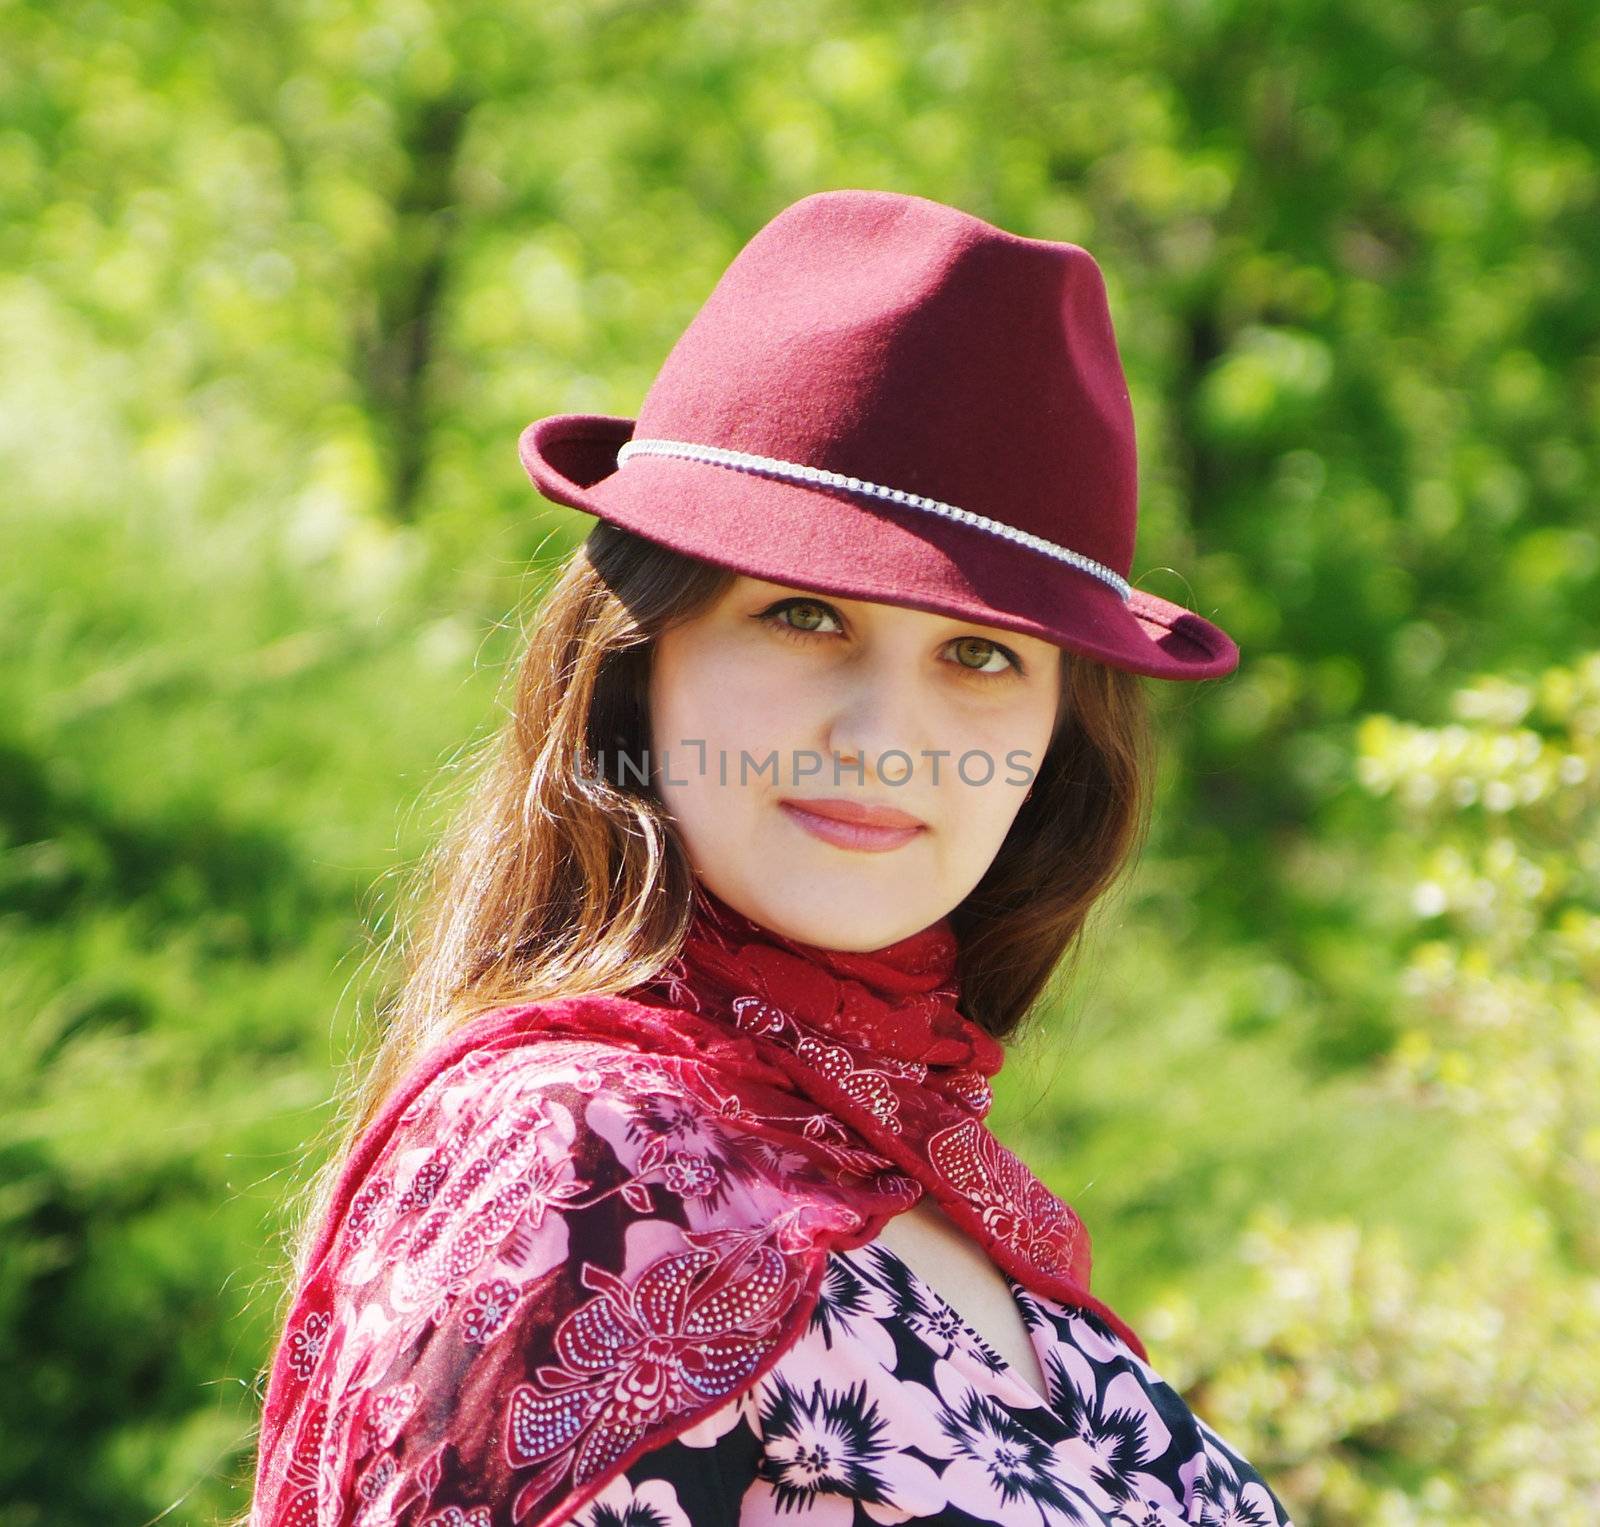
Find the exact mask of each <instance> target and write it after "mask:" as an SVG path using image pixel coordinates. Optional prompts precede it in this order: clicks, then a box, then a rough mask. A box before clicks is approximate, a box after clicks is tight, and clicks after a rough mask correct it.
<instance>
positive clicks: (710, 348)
mask: <svg viewBox="0 0 1600 1527" xmlns="http://www.w3.org/2000/svg"><path fill="white" fill-rule="evenodd" d="M522 455H523V461H524V463H525V465H526V466H527V469H528V471H529V473H530V475H531V477H532V478H533V480H534V482H535V483H536V484H537V485H538V486H539V487H540V488H541V489H542V490H543V491H544V492H545V493H546V495H548V496H549V497H551V498H554V499H556V500H557V501H559V502H562V503H566V504H570V505H572V506H574V507H577V508H581V509H584V510H586V511H588V512H590V513H592V514H595V515H597V516H599V518H600V520H601V523H600V524H599V525H597V526H596V527H595V528H594V531H593V532H592V534H591V535H590V537H589V539H588V541H587V543H586V544H585V545H584V546H583V547H582V548H581V549H580V551H579V552H578V553H577V554H576V555H575V556H574V558H573V560H572V562H571V563H570V564H569V566H568V568H567V569H566V571H565V574H564V576H563V577H562V578H561V579H560V580H559V582H558V583H557V585H556V587H555V589H554V590H553V592H552V594H551V595H550V597H549V599H548V600H547V602H546V604H545V607H544V610H543V612H542V617H541V620H540V622H539V624H538V628H537V630H536V631H535V633H534V635H533V637H532V640H531V642H530V645H529V648H528V651H527V654H526V657H525V659H524V661H523V664H522V667H521V671H520V676H519V688H518V693H517V695H516V699H515V704H514V707H513V716H512V721H511V723H510V725H509V726H508V728H507V731H506V734H505V737H504V746H503V747H502V749H501V751H500V752H499V754H498V756H497V757H496V758H495V759H494V760H493V761H492V763H491V766H490V768H489V770H488V772H487V774H486V777H485V779H484V781H483V786H482V790H481V793H480V794H479V795H478V796H477V797H475V799H474V801H473V803H471V804H470V805H469V807H468V809H467V811H466V813H465V814H464V816H463V817H462V819H461V821H460V823H459V825H458V826H457V828H456V829H455V830H454V832H453V833H452V834H450V835H449V836H448V837H447V839H446V840H445V842H444V844H443V845H442V847H441V851H440V855H439V860H440V867H439V874H438V879H437V897H436V901H435V903H434V909H435V910H434V916H433V918H432V921H431V922H430V923H428V924H427V925H426V926H425V927H424V929H423V931H422V936H421V939H420V943H419V958H418V959H417V960H416V961H415V963H414V966H413V970H412V974H411V979H410V981H409V983H408V985H407V987H406V989H405V991H404V993H403V994H402V997H401V1000H400V1002H399V1004H398V1006H397V1010H396V1012H395V1014H394V1018H393V1022H392V1024H391V1027H390V1030H389V1034H388V1036H387V1037H386V1039H385V1042H384V1045H383V1046H382V1047H381V1049H380V1052H379V1055H378V1058H377V1063H376V1065H375V1066H374V1067H373V1068H372V1071H371V1073H370V1075H369V1076H368V1078H367V1081H366V1085H365V1090H364V1092H363V1094H362V1097H361V1098H360V1100H359V1103H358V1107H357V1109H356V1111H355V1114H354V1116H353V1118H352V1120H351V1125H350V1136H349V1139H350V1145H349V1149H348V1151H347V1152H346V1153H344V1154H343V1155H342V1156H341V1157H339V1158H336V1160H335V1162H334V1163H333V1171H334V1172H336V1174H337V1175H336V1177H333V1176H331V1175H330V1180H329V1184H328V1186H327V1188H326V1190H325V1191H324V1192H323V1193H322V1195H321V1196H320V1198H319V1200H318V1203H317V1207H316V1209H315V1211H314V1212H313V1213H312V1215H311V1216H310V1217H309V1218H308V1220H307V1226H308V1232H309V1233H308V1238H307V1243H306V1245H305V1247H304V1249H303V1251H302V1254H301V1256H300V1257H299V1259H298V1268H297V1273H298V1276H297V1279H296V1287H295V1291H294V1302H293V1306H292V1308H291V1309H290V1311H289V1313H288V1315H287V1318H286V1320H285V1326H284V1334H283V1340H282V1342H281V1343H280V1346H279V1348H278V1351H277V1354H276V1357H275V1361H274V1364H273V1369H272V1373H271V1379H270V1383H269V1387H268V1392H267V1397H266V1406H265V1413H264V1417H263V1424H262V1432H261V1449H260V1461H259V1465H258V1475H257V1491H256V1500H255V1509H254V1513H253V1516H252V1521H253V1522H254V1523H255V1524H257V1527H281V1524H287V1523H296V1524H300V1523H305V1524H311V1523H318V1524H333V1523H346V1522H350V1523H362V1524H367V1523H377V1522H385V1523H387V1522H404V1523H408V1524H409V1523H425V1524H428V1527H499V1524H501V1523H505V1524H512V1523H515V1524H534V1527H542V1524H556V1523H565V1522H581V1523H585V1524H590V1527H602V1524H607V1527H618V1524H628V1527H645V1524H675V1527H682V1524H685V1523H697V1524H698V1523H729V1524H732V1523H739V1522H744V1523H751V1522H765V1521H776V1520H779V1519H783V1520H788V1519H790V1518H794V1519H796V1520H799V1521H804V1522H819V1523H820V1522H829V1523H850V1522H854V1523H869V1522H903V1521H929V1522H932V1521H937V1522H943V1523H970V1522H1001V1523H1009V1522H1028V1523H1033V1522H1040V1523H1044V1524H1053V1523H1058V1522H1116V1523H1123V1524H1131V1523H1139V1524H1167V1523H1179V1522H1223V1521H1229V1522H1254V1523H1283V1522H1285V1521H1286V1520H1287V1517H1286V1516H1285V1514H1284V1512H1283V1509H1282V1507H1281V1505H1280V1504H1279V1503H1278V1501H1277V1500H1276V1498H1275V1497H1274V1495H1273V1494H1272V1492H1271V1491H1270V1490H1269V1489H1268V1488H1267V1486H1266V1485H1265V1484H1264V1482H1263V1481H1262V1480H1261V1479H1260V1477H1259V1475H1258V1474H1257V1473H1256V1471H1255V1470H1254V1469H1252V1468H1251V1466H1250V1465H1249V1464H1248V1463H1247V1462H1246V1461H1245V1460H1243V1459H1242V1458H1240V1457H1239V1456H1238V1454H1237V1452H1236V1451H1235V1450H1234V1449H1233V1448H1231V1447H1230V1446H1229V1445H1228V1444H1227V1443H1226V1442H1225V1441H1224V1440H1223V1439H1222V1438H1220V1437H1219V1436H1218V1435H1217V1434H1216V1433H1215V1432H1214V1431H1212V1430H1211V1429H1210V1428H1209V1427H1208V1426H1206V1424H1205V1423H1204V1422H1203V1421H1202V1420H1201V1419H1200V1418H1199V1417H1197V1416H1196V1415H1194V1414H1193V1413H1192V1412H1191V1411H1190V1410H1189V1408H1188V1407H1187V1406H1186V1405H1185V1404H1184V1403H1183V1401H1182V1400H1181V1399H1180V1397H1179V1396H1178V1395H1177V1394H1176V1392H1175V1391H1174V1390H1173V1389H1172V1388H1171V1387H1170V1386H1168V1385H1166V1384H1165V1383H1164V1382H1163V1381H1162V1380H1161V1379H1160V1378H1159V1376H1158V1375H1157V1374H1156V1373H1155V1372H1154V1371H1153V1370H1152V1369H1151V1367H1150V1366H1149V1364H1148V1362H1147V1360H1146V1359H1147V1353H1146V1352H1145V1349H1144V1347H1143V1345H1142V1344H1141V1342H1140V1340H1139V1338H1138V1336H1137V1334H1136V1333H1134V1332H1133V1331H1132V1330H1131V1329H1130V1328H1129V1327H1128V1326H1127V1324H1126V1323H1125V1322H1124V1321H1123V1320H1122V1319H1121V1318H1120V1317H1119V1316H1118V1315H1117V1314H1116V1313H1115V1312H1114V1311H1112V1310H1111V1309H1109V1308H1108V1307H1107V1306H1106V1305H1105V1304H1104V1303H1102V1302H1101V1301H1100V1300H1098V1299H1097V1298H1095V1297H1094V1296H1093V1295H1092V1294H1091V1293H1090V1292H1089V1287H1088V1284H1089V1244H1088V1237H1087V1234H1086V1233H1085V1230H1084V1227H1083V1225H1082V1223H1081V1222H1080V1221H1079V1219H1078V1217H1077V1215H1076V1214H1075V1213H1074V1212H1073V1211H1072V1209H1071V1208H1070V1207H1069V1206H1068V1205H1066V1204H1064V1203H1062V1202H1061V1201H1060V1200H1059V1199H1057V1198H1056V1197H1055V1196H1054V1195H1053V1194H1051V1193H1050V1192H1049V1191H1048V1190H1047V1189H1046V1188H1045V1187H1044V1186H1043V1184H1041V1183H1040V1182H1038V1181H1037V1180H1036V1179H1035V1178H1034V1177H1033V1175H1032V1174H1031V1173H1030V1172H1029V1171H1028V1169H1027V1168H1026V1167H1025V1166H1024V1165H1023V1164H1022V1163H1021V1162H1020V1161H1019V1160H1018V1159H1017V1158H1016V1157H1015V1156H1014V1155H1012V1154H1011V1153H1010V1152H1009V1151H1008V1150H1006V1149H1005V1147H1004V1146H1002V1145H1001V1144H1000V1142H999V1141H998V1140H996V1139H995V1137H994V1136H993V1135H992V1134H991V1133H990V1132H989V1130H988V1129H987V1128H986V1126H985V1124H984V1122H983V1120H984V1116H985V1114H986V1112H987V1110H988V1106H989V1101H990V1092H989V1079H990V1078H991V1077H992V1076H993V1074H994V1072H995V1071H996V1070H997V1069H998V1068H999V1065H1000V1060H1001V1049H1000V1045H999V1043H998V1041H999V1039H1000V1038H1001V1037H1002V1036H1004V1035H1005V1034H1006V1033H1008V1032H1009V1031H1010V1030H1012V1029H1013V1028H1014V1027H1015V1026H1016V1025H1017V1023H1018V1022H1019V1021H1020V1020H1021V1019H1022V1017H1023V1016H1024V1015H1025V1013H1026V1012H1027V1010H1028V1009H1029V1007H1030V1005H1031V1004H1032V1003H1033V1002H1034V1001H1035V999H1036V998H1037V997H1038V996H1039V995H1040V993H1041V992H1042V990H1043V989H1044V986H1045V983H1046V981H1047V980H1048V978H1049V977H1050V975H1051V973H1052V971H1053V969H1054V968H1055V967H1056V966H1057V965H1058V964H1059V963H1060V962H1061V960H1062V957H1063V956H1064V955H1065V954H1067V953H1069V952H1070V951H1074V950H1075V949H1076V948H1077V941H1078V938H1079V935H1080V933H1081V930H1082V927H1083V924H1084V920H1085V918H1086V916H1087V914H1088V911H1089V909H1090V907H1091V906H1092V905H1093V903H1094V901H1095V900H1096V898H1097V897H1098V896H1099V895H1100V894H1101V893H1102V892H1103V891H1104V890H1105V889H1106V888H1107V887H1108V886H1109V885H1110V884H1111V882H1112V881H1113V879H1114V878H1115V877H1116V876H1117V875H1118V874H1119V873H1120V872H1121V871H1122V870H1123V869H1124V868H1125V867H1126V865H1127V864H1128V862H1129V860H1130V857H1131V855H1132V853H1133V852H1134V849H1135V848H1136V846H1137V844H1138V842H1139V841H1140V838H1141V835H1142V832H1143V829H1144V825H1145V820H1146V815H1147V809H1148V800H1149V782H1150V774H1151V762H1150V756H1149V747H1148V734H1147V731H1146V719H1145V711H1144V708H1143V697H1142V692H1141V690H1140V688H1139V685H1138V678H1137V677H1136V676H1137V675H1145V676H1149V677H1158V678H1170V679H1178V680H1194V679H1200V678H1207V677H1212V676H1217V675H1221V674H1224V673H1227V672H1230V671H1232V669H1233V668H1234V666H1235V665H1236V664H1237V660H1238V652H1237V648H1236V647H1235V646H1234V644H1233V643H1232V641H1231V640H1230V639H1229V638H1228V637H1227V635H1226V634H1225V633H1224V632H1222V631H1221V630H1220V629H1219V628H1218V627H1216V626H1214V625H1212V624H1211V623H1210V622H1208V621H1206V620H1204V619H1203V618H1201V617H1200V616H1199V615H1197V614H1195V613H1193V612H1191V611H1188V610H1184V609H1182V608H1181V607H1179V606H1176V605H1173V604H1170V603H1167V602H1165V601H1162V600H1159V599H1156V598H1154V597H1152V596H1149V595H1146V594H1142V593H1139V592H1137V591H1134V590H1133V589H1132V588H1131V587H1130V586H1129V584H1128V582H1127V576H1126V575H1127V572H1128V569H1129V566H1130V563H1131V558H1132V549H1133V542H1134V529H1135V501H1136V482H1135V459H1134V442H1133V423H1132V415H1131V411H1130V408H1129V404H1128V395H1127V389H1126V385H1125V382H1124V380H1123V375H1122V370H1121V365H1120V361H1119V359H1118V356H1117V353H1116V347H1115V341H1114V337H1113V334H1112V329H1111V322H1110V316H1109V312H1108V309H1107V305H1106V298H1105V289H1104V284H1103V282H1102V280H1101V277H1100V273H1099V270H1098V268H1097V267H1096V265H1095V263H1094V261H1093V260H1092V259H1091V258H1090V257H1089V256H1088V254H1087V253H1086V252H1085V251H1083V250H1082V249H1079V248H1077V247H1076V246H1073V245H1069V244H1056V243H1050V242H1047V241H1043V240H1032V239H1023V238H1019V237H1017V236H1015V235H1012V234H1009V233H1006V232H1004V231H1003V230H1001V229H998V228H995V227H993V226H991V225H990V224H988V223H985V222H982V221H980V220H979V219H977V218H973V217H970V216H968V215H967V214H965V213H962V212H960V211H958V210H956V209H954V208H950V207H945V206H942V205H941V204H939V203H936V202H931V201H927V200H925V199H923V198H919V197H910V196H899V195H894V194H891V193H885V192H869V191H837V192H825V193H820V194H818V195H815V196H811V197H807V198H805V199H804V200H802V201H800V202H798V203H796V204H795V205H794V206H792V207H790V208H788V209H787V210H786V211H785V212H783V213H782V214H780V215H779V216H778V217H777V218H775V219H774V220H773V221H772V222H771V223H769V224H768V225H767V226H766V227H765V228H763V229H762V230H761V231H760V232H759V233H758V234H757V235H756V237H755V238H754V239H752V241H751V242H750V243H749V244H748V245H747V246H746V247H745V248H744V249H743V250H742V251H741V252H740V254H739V255H738V257H737V258H736V259H735V260H734V262H733V263H732V264H731V265H730V267H729V268H728V270H727V271H726V272H725V273H724V275H723V277H722V279H721V280H720V281H719V282H718V284H717V287H716V288H715V289H714V290H713V292H712V293H711V295H710V297H709V298H708V299H707V301H706V303H705V305H704V306H703V307H702V309H701V311H700V312H699V314H698V315H697V316H696V318H695V319H694V321H693V322H692V323H691V324H690V326H689V328H688V329H687V330H686V331H685V333H684V335H683V336H682V337H681V338H680V340H679V341H678V343H677V345H676V346H675V347H674V349H673V351H672V353H671V354H670V355H669V356H668V358H667V360H666V362H665V363H664V365H663V367H662V369H661V371H660V373H659V374H658V376H657V378H656V381H655V383H654V384H653V385H652V387H651V390H650V392H649V394H648V396H647V397H646V399H645V402H644V405H643V407H642V409H641V412H640V417H639V419H638V421H637V422H636V421H634V420H631V419H613V418H607V417H600V416H589V415H562V416H556V417H554V418H547V419H543V420H540V421H537V422H536V423H535V424H532V425H530V426H529V427H528V429H527V430H526V431H524V433H523V438H522Z"/></svg>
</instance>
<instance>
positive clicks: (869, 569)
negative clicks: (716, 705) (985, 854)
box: [518, 190, 1239, 679]
mask: <svg viewBox="0 0 1600 1527" xmlns="http://www.w3.org/2000/svg"><path fill="white" fill-rule="evenodd" d="M518 448H519V452H520V454H521V458H522V463H523V465H524V467H525V468H526V469H527V472H528V475H529V477H530V478H532V480H533V482H534V484H535V485H536V486H537V487H538V488H539V490H540V491H541V492H542V493H543V494H544V495H545V496H546V497H547V498H550V499H553V500H554V501H555V502H557V503H561V504H567V505H570V506H571V507H572V508H574V509H582V510H584V511H585V512H587V513H589V514H593V515H597V516H599V518H601V519H603V520H606V521H609V522H610V523H612V524H614V525H619V526H622V527H623V528H625V529H627V530H631V531H633V532H634V533H635V534H637V535H640V536H643V537H645V538H647V539H649V540H652V541H656V542H659V543H661V544H662V545H665V546H669V547H671V548H673V549H674V550H676V551H680V552H684V553H687V554H689V555H691V556H695V557H699V558H701V559H702V560H704V561H707V562H712V563H715V564H716V565H718V566H720V567H726V568H729V569H731V570H732V571H734V572H740V573H745V574H748V575H749V576H751V577H755V578H762V579H765V580H767V581H769V582H773V583H785V584H789V585H791V586H794V587H799V588H806V589H810V590H812V591H814V592H817V593H827V594H835V595H838V596H840V597H841V598H847V599H865V600H876V601H879V602H882V603H886V604H898V605H906V606H909V607H911V608H914V609H921V610H929V611H933V612H936V613H939V614H947V615H952V616H955V617H957V618H958V619H968V620H972V621H975V622H977V623H979V624H982V625H989V626H996V627H999V628H1001V629H1004V630H1011V631H1019V632H1023V633H1026V634H1027V635H1030V636H1036V637H1039V638H1041V639H1043V640H1045V641H1049V642H1053V643H1055V644H1056V645H1058V646H1060V647H1064V648H1066V649H1068V650H1070V651H1073V652H1077V653H1081V654H1083V655H1084V656H1087V657H1091V658H1096V659H1098V660H1099V661H1101V662H1103V663H1106V664H1108V665H1110V666H1111V667H1114V668H1122V669H1126V670H1128V671H1129V672H1132V673H1141V674H1146V675H1149V676H1150V677H1152V678H1160V679H1208V678H1214V677H1219V676H1221V675H1223V674H1227V673H1231V672H1232V671H1233V670H1234V669H1235V668H1236V667H1237V666H1238V662H1239V649H1238V648H1237V646H1235V644H1234V642H1233V639H1232V638H1231V637H1229V636H1228V634H1227V633H1226V632H1225V631H1223V630H1222V629H1221V628H1220V627H1219V626H1216V625H1213V624H1212V623H1211V622H1210V621H1209V620H1206V619H1204V618H1203V617H1202V616H1200V615H1197V614H1196V613H1195V612H1194V611H1192V610H1187V609H1185V608H1184V607H1183V606H1182V605H1177V604H1173V603H1171V602H1170V601H1168V600H1165V599H1160V598H1158V597H1156V596H1155V595H1153V594H1147V593H1144V592H1142V591H1141V590H1137V589H1134V588H1131V587H1130V585H1129V583H1128V576H1129V572H1130V568H1131V564H1132V560H1133V549H1134V531H1135V525H1136V520H1137V513H1138V475H1137V467H1136V463H1135V457H1134V429H1133V410H1132V407H1131V404H1130V402H1129V398H1128V386H1127V381H1126V379H1125V377H1124V375H1123V370H1122V362H1121V359H1120V357H1119V356H1118V354H1117V345H1116V337H1115V335H1114V334H1113V332H1112V327H1111V314H1110V309H1109V307H1108V306H1107V302H1106V290H1105V282H1104V279H1103V278H1102V276H1101V273H1100V267H1099V266H1098V265H1097V264H1096V263H1095V261H1094V259H1093V258H1092V257H1091V256H1090V254H1089V253H1088V251H1087V250H1085V249H1082V248H1080V247H1079V246H1078V245H1076V244H1061V243H1053V242H1050V241H1049V240H1045V239H1029V238H1023V237H1021V236H1020V235H1018V234H1014V233H1007V232H1006V231H1005V230H1003V229H1001V228H997V227H995V226H993V225H992V224H990V223H986V222H984V221H983V220H982V219H980V218H977V217H973V216H971V215H970V214H969V213H966V212H962V211H960V210H958V209H957V208H955V207H948V206H945V205H944V204H943V203H941V202H936V201H930V200H928V199H927V198H926V197H921V196H907V195H902V194H899V193H897V192H890V191H863V190H841V191H820V192H817V193H816V194H814V195H811V196H806V197H803V198H802V199H801V200H800V201H797V202H795V203H793V204H792V205H791V206H789V207H786V208H785V209H784V210H783V211H782V212H780V213H779V214H778V215H777V216H776V217H774V218H773V219H772V221H771V222H769V223H767V224H766V226H765V227H763V228H762V229H760V231H759V232H757V233H756V234H755V236H754V237H753V238H752V239H751V240H750V241H749V243H747V244H746V245H745V246H744V248H743V249H741V250H740V251H739V253H738V254H737V255H736V256H735V257H734V259H733V261H732V263H731V264H730V265H729V266H728V268H727V269H726V270H725V271H724V272H723V274H722V277H721V279H720V280H719V281H718V282H717V284H716V286H715V287H714V288H713V289H712V291H711V294H710V296H709V297H707V298H706V300H705V302H704V304H703V305H702V306H701V308H700V310H699V312H698V313H696V314H695V316H694V318H693V319H692V320H691V321H690V323H689V326H688V327H687V328H686V329H685V330H684V331H683V333H682V335H681V336H680V337H679V339H678V341H677V343H676V344H675V345H674V346H673V347H672V350H671V351H670V353H669V354H668V355H667V358H666V360H665V361H664V362H663V363H662V366H661V369H660V371H659V372H658V373H657V375H656V378H655V380H654V382H652V383H651V386H650V389H649V391H648V392H647V393H646V395H645V398H644V402H643V404H642V405H641V407H640V409H639V417H638V419H637V420H633V419H627V418H619V417H614V416H611V415H605V414H556V415H552V416H550V417H547V418H543V419H538V420H536V421H535V422H534V423H532V424H530V425H528V427H527V428H526V429H525V430H523V432H522V435H521V438H520V440H519V442H518Z"/></svg>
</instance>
